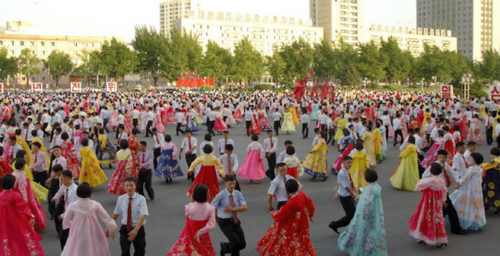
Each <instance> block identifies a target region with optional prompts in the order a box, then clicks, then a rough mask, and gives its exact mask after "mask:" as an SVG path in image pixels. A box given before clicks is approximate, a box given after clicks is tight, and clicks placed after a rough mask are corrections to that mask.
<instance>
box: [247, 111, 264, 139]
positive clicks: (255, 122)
mask: <svg viewBox="0 0 500 256" xmlns="http://www.w3.org/2000/svg"><path fill="white" fill-rule="evenodd" d="M249 132H250V134H256V135H259V134H260V133H261V132H262V130H261V129H260V125H259V119H258V117H257V114H253V115H252V122H251V123H250V130H249Z"/></svg>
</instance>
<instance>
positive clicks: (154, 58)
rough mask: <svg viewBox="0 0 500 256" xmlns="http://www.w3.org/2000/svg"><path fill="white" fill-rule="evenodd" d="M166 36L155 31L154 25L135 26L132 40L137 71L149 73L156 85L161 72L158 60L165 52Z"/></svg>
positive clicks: (162, 57) (163, 56)
mask: <svg viewBox="0 0 500 256" xmlns="http://www.w3.org/2000/svg"><path fill="white" fill-rule="evenodd" d="M167 44H168V40H167V38H166V37H165V36H164V35H163V34H161V33H158V32H157V31H156V29H155V28H154V27H150V28H149V29H148V28H147V27H146V26H136V27H135V38H134V39H133V40H132V47H134V49H135V51H136V54H137V60H138V62H137V67H136V68H137V71H138V73H149V74H151V76H152V77H153V81H154V85H155V86H157V85H158V78H159V77H160V74H161V69H160V61H161V59H164V58H165V54H166V52H167Z"/></svg>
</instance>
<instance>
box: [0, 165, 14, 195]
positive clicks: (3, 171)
mask: <svg viewBox="0 0 500 256" xmlns="http://www.w3.org/2000/svg"><path fill="white" fill-rule="evenodd" d="M7 174H12V167H11V166H10V165H9V163H7V162H6V161H5V160H3V159H2V158H1V157H0V180H1V179H2V177H3V176H5V175H7ZM2 191H3V188H2V186H0V192H2Z"/></svg>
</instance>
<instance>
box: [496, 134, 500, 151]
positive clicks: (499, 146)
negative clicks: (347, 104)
mask: <svg viewBox="0 0 500 256" xmlns="http://www.w3.org/2000/svg"><path fill="white" fill-rule="evenodd" d="M499 135H500V134H499ZM497 148H500V136H498V137H497Z"/></svg>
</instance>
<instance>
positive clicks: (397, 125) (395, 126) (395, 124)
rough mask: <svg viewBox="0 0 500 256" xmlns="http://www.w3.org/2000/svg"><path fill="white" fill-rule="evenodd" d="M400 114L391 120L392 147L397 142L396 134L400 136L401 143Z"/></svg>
mask: <svg viewBox="0 0 500 256" xmlns="http://www.w3.org/2000/svg"><path fill="white" fill-rule="evenodd" d="M400 117H401V114H399V113H398V114H397V115H396V118H394V119H393V120H392V129H394V147H395V146H396V145H397V144H398V135H399V136H400V137H401V144H403V140H404V138H403V132H402V131H401V120H399V118H400Z"/></svg>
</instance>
